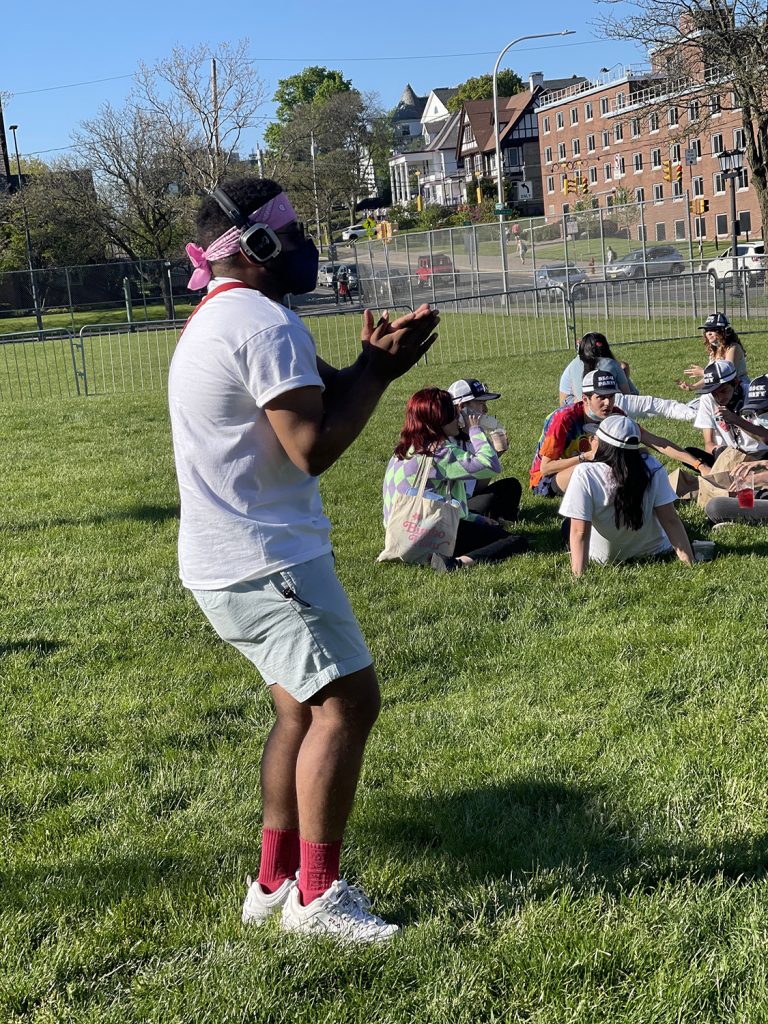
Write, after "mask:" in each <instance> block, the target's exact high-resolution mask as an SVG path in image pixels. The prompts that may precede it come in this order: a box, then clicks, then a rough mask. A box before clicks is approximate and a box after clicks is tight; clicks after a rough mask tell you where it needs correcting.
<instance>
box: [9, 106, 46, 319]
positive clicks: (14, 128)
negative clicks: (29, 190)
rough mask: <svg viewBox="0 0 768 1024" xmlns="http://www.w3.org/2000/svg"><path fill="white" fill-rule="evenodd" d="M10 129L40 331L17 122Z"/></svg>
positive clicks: (40, 317)
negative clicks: (17, 138)
mask: <svg viewBox="0 0 768 1024" xmlns="http://www.w3.org/2000/svg"><path fill="white" fill-rule="evenodd" d="M8 127H9V128H10V130H11V131H12V132H13V148H14V151H15V153H16V174H17V175H18V178H19V197H20V199H21V213H22V217H23V220H24V237H25V239H26V243H27V265H28V267H29V281H30V284H31V286H32V305H33V306H34V307H35V320H36V321H37V329H38V331H40V332H42V330H43V318H42V315H41V313H40V300H39V299H38V297H37V282H36V281H35V266H34V262H33V260H32V236H31V235H30V233H29V217H28V216H27V204H26V202H25V201H24V186H23V185H22V182H21V160H20V159H19V144H18V142H17V140H16V131H17V129H18V127H19V126H18V125H17V124H10V125H8Z"/></svg>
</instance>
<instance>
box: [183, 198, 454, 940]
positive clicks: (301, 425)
mask: <svg viewBox="0 0 768 1024" xmlns="http://www.w3.org/2000/svg"><path fill="white" fill-rule="evenodd" d="M197 234H198V238H199V240H200V243H201V245H200V246H195V245H192V244H190V245H189V246H187V252H188V253H189V255H190V258H191V259H192V262H193V264H194V266H195V267H196V270H195V273H194V274H193V275H192V278H191V280H190V288H193V289H194V288H200V287H203V286H204V285H206V284H207V285H208V288H209V290H208V294H207V296H206V297H205V299H204V300H203V302H202V303H201V304H200V305H199V306H198V307H197V308H196V310H195V312H194V314H193V315H192V317H191V318H190V320H189V321H188V323H187V326H186V328H185V330H184V332H183V335H182V337H181V339H180V341H179V344H178V346H177V348H176V351H175V353H174V356H173V360H172V363H171V368H170V374H169V382H168V388H169V405H170V414H171V426H172V431H173V446H174V456H175V461H176V472H177V476H178V480H179V490H180V494H181V525H180V530H179V565H180V575H181V579H182V582H183V583H184V585H185V586H186V587H188V588H189V589H190V590H191V591H192V593H193V594H194V596H195V599H196V600H197V602H198V603H199V604H200V606H201V608H202V610H203V611H204V613H205V615H206V616H207V618H208V619H209V621H210V622H211V624H212V625H213V627H214V629H215V630H216V631H217V633H218V634H219V635H220V636H221V637H222V639H224V640H227V641H228V642H229V643H231V644H232V645H233V646H234V647H236V648H237V649H238V650H239V651H240V652H241V653H243V654H244V655H245V656H246V657H247V658H248V659H249V660H250V661H252V662H253V664H254V665H255V666H256V668H257V669H258V671H259V672H260V673H261V675H262V676H263V678H264V680H265V682H266V683H267V685H268V686H269V690H270V696H271V698H272V701H273V704H274V708H275V712H276V719H275V723H274V725H273V727H272V731H271V732H270V735H269V738H268V740H267V743H266V746H265V748H264V754H263V758H262V763H261V793H262V803H263V833H262V849H261V867H260V870H259V876H258V880H257V881H254V882H251V881H250V879H249V888H248V892H247V895H246V899H245V903H244V905H243V911H242V917H243V921H244V922H254V923H258V922H261V921H263V920H265V919H266V918H267V917H268V916H269V915H270V914H272V913H274V912H276V911H280V910H282V925H283V928H285V929H286V930H290V931H299V932H316V931H319V932H325V933H328V934H330V935H334V936H337V937H339V938H345V939H351V940H359V941H363V942H370V941H377V940H380V939H387V938H389V937H390V936H391V935H393V934H394V933H395V932H396V931H397V928H396V926H394V925H388V924H385V922H383V921H382V920H381V918H379V917H376V916H375V915H374V914H372V913H370V912H369V909H368V903H367V900H365V898H364V897H363V895H362V893H361V892H360V891H359V890H357V889H350V887H349V886H348V885H347V883H346V882H345V881H343V880H341V879H340V878H339V856H340V850H341V841H342V836H343V834H344V829H345V826H346V822H347V818H348V815H349V812H350V808H351V806H352V801H353V798H354V795H355V789H356V787H357V780H358V776H359V773H360V766H361V763H362V757H363V751H364V749H365V745H366V741H367V737H368V733H369V731H370V729H371V727H372V726H373V723H374V722H375V720H376V717H377V715H378V712H379V705H380V696H379V687H378V682H377V679H376V673H375V672H374V669H373V665H372V662H371V655H370V653H369V651H368V649H367V647H366V645H365V642H364V640H363V638H362V635H361V633H360V629H359V627H358V625H357V622H356V621H355V617H354V614H353V612H352V609H351V607H350V605H349V601H348V599H347V596H346V594H345V593H344V590H343V589H342V587H341V585H340V583H339V581H338V579H337V578H336V575H335V573H334V569H333V554H332V550H331V542H330V538H329V526H330V524H329V522H328V520H327V518H326V517H325V515H324V513H323V508H322V503H321V500H320V493H319V489H318V483H317V479H316V478H317V476H319V474H320V473H322V472H324V471H325V470H326V469H328V467H329V466H331V465H333V464H334V463H335V462H336V460H337V459H338V458H339V457H340V456H341V455H342V453H343V452H344V451H345V450H346V449H347V448H348V447H349V446H350V444H352V442H353V441H354V439H355V438H356V437H357V436H358V434H359V433H360V432H361V431H362V429H363V428H364V426H365V424H366V423H367V421H368V419H369V418H370V416H371V414H372V412H373V410H374V408H375V407H376V404H377V402H378V400H379V399H380V397H381V396H382V395H383V393H384V391H385V390H386V388H387V387H388V385H389V384H390V383H391V382H392V381H393V380H394V379H396V378H397V377H399V376H401V375H402V374H403V373H405V372H407V371H408V370H409V369H410V368H411V367H412V366H413V365H414V364H415V363H416V362H417V360H418V359H419V358H420V357H421V356H422V355H423V354H424V353H425V352H426V351H427V349H428V348H429V347H430V345H431V344H432V342H433V341H434V338H435V334H434V328H435V327H436V325H437V322H438V317H437V315H436V314H435V313H434V312H432V311H431V310H429V308H428V307H426V306H422V307H420V309H419V310H417V311H416V313H415V314H409V315H408V316H406V317H403V318H401V319H400V320H399V321H395V322H394V323H389V322H388V320H387V319H386V317H383V318H382V319H380V320H379V322H378V324H376V325H375V326H374V323H373V318H372V316H371V314H370V312H367V311H366V313H365V315H364V321H363V323H364V326H363V331H362V352H361V354H360V356H359V358H358V360H357V362H355V363H354V364H353V365H352V366H350V367H348V368H347V369H345V370H335V369H333V367H331V366H329V365H328V364H327V363H325V362H323V360H321V359H319V358H318V356H317V352H316V350H315V345H314V342H313V340H312V336H311V335H310V333H309V331H308V330H307V328H306V327H305V326H304V325H303V324H302V322H301V321H300V320H299V318H298V317H297V316H296V315H295V314H294V313H293V312H291V311H290V310H287V309H285V308H284V306H283V305H281V298H282V297H283V296H284V295H285V294H287V293H289V292H292V293H295V294H304V293H306V292H308V291H312V289H313V288H314V287H315V283H316V279H317V267H318V255H317V249H316V248H315V246H314V244H313V242H312V241H311V240H310V239H307V238H305V236H304V231H303V228H302V226H301V225H300V224H299V223H298V222H297V220H296V214H295V212H294V210H293V208H292V206H291V203H290V201H289V199H288V198H287V196H286V195H285V194H284V193H283V192H282V190H281V188H280V186H279V185H277V184H276V183H275V182H274V181H270V180H269V179H265V178H235V179H232V180H230V181H227V182H225V183H224V184H223V186H222V187H221V188H219V189H216V190H215V191H214V193H213V194H212V195H210V196H206V197H205V198H204V199H203V200H202V203H201V205H200V209H199V212H198V216H197ZM299 869H300V873H299V879H298V881H297V880H296V872H297V870H299Z"/></svg>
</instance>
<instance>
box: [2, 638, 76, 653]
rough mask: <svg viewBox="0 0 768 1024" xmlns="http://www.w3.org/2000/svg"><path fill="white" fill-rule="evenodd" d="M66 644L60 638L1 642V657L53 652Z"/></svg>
mask: <svg viewBox="0 0 768 1024" xmlns="http://www.w3.org/2000/svg"><path fill="white" fill-rule="evenodd" d="M63 646H64V645H63V644H62V643H61V641H60V640H41V639H39V638H35V639H33V640H17V641H12V642H10V643H5V644H0V658H2V657H4V656H5V655H6V654H22V653H25V654H39V655H46V654H53V653H54V652H55V651H58V650H59V649H60V648H61V647H63Z"/></svg>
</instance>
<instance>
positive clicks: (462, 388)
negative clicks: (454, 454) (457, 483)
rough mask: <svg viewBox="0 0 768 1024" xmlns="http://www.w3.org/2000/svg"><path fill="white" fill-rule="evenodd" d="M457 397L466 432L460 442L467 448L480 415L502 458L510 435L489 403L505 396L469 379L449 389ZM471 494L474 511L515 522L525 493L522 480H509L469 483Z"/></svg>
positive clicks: (462, 426)
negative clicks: (471, 418) (471, 422)
mask: <svg viewBox="0 0 768 1024" xmlns="http://www.w3.org/2000/svg"><path fill="white" fill-rule="evenodd" d="M448 393H449V394H450V395H451V397H452V398H453V404H454V407H455V409H456V411H457V413H458V414H459V424H460V426H461V429H462V433H461V434H460V435H459V437H458V439H457V440H458V442H459V443H460V444H462V445H463V446H465V447H466V445H467V444H468V443H469V435H468V434H467V424H468V417H469V416H470V415H473V414H474V415H476V416H479V417H480V419H479V425H480V428H481V429H482V430H483V431H484V432H485V433H486V434H487V435H488V438H489V440H490V442H491V444H492V445H493V447H494V448H495V449H496V452H497V454H498V455H499V456H501V455H503V454H504V452H505V451H507V449H508V448H509V442H508V440H507V432H506V430H505V429H504V428H503V427H502V425H501V424H500V423H499V421H498V420H497V419H496V418H495V417H494V416H490V415H489V414H488V402H494V401H496V399H497V398H501V395H500V394H499V393H498V392H496V391H489V390H488V388H487V387H486V386H485V384H481V383H480V381H479V380H474V379H473V378H467V379H462V380H455V381H454V382H453V384H451V386H450V387H449V388H448ZM464 486H465V488H466V491H467V498H468V505H469V510H470V512H477V513H478V514H479V515H483V516H489V517H490V518H491V519H504V520H510V521H511V520H514V519H517V514H518V511H519V509H520V496H521V494H522V492H523V488H522V485H521V483H520V481H519V480H516V479H515V478H514V477H505V478H504V479H503V480H494V481H493V482H491V481H489V480H467V481H466V482H465V484H464Z"/></svg>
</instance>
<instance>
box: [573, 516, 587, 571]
mask: <svg viewBox="0 0 768 1024" xmlns="http://www.w3.org/2000/svg"><path fill="white" fill-rule="evenodd" d="M591 535H592V523H588V522H587V521H586V520H585V519H571V539H570V547H571V571H572V572H573V575H574V576H582V575H583V574H584V570H585V569H586V567H587V564H588V563H589V538H590V536H591Z"/></svg>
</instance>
